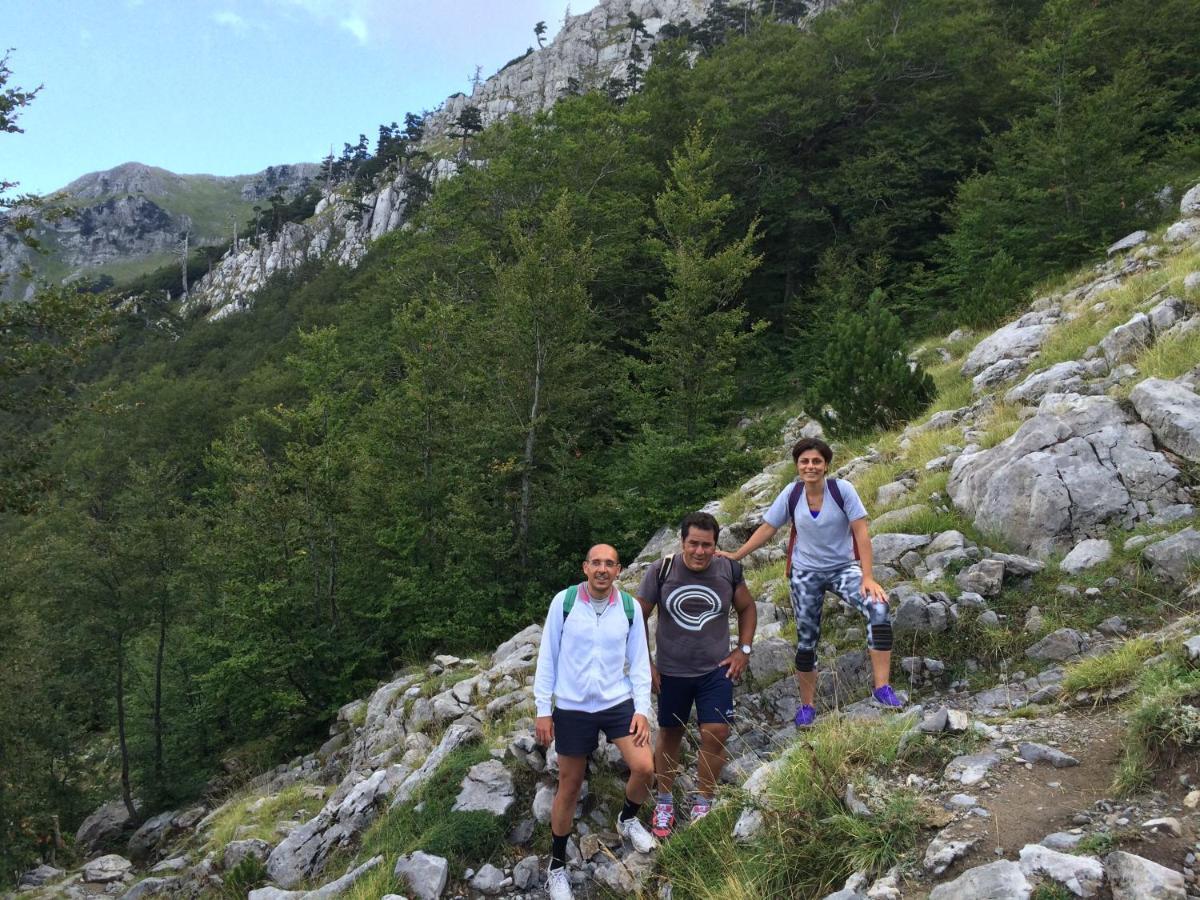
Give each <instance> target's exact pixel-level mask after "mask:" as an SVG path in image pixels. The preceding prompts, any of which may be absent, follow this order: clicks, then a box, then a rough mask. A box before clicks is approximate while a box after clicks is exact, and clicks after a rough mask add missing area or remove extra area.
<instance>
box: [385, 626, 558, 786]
mask: <svg viewBox="0 0 1200 900" xmlns="http://www.w3.org/2000/svg"><path fill="white" fill-rule="evenodd" d="M532 627H534V626H530V628H532ZM527 632H529V628H526V629H525V631H523V632H521V634H525V633H527ZM537 634H538V637H539V640H540V637H541V629H540V628H538V631H537ZM513 640H516V638H513ZM507 643H511V641H510V642H507ZM504 646H505V645H504V644H502V645H501V648H503V647H504ZM533 652H534V654H536V653H537V646H536V645H534V647H533ZM499 655H500V650H499V649H497V651H496V654H495V655H494V656H493V657H492V658H493V659H495V658H496V657H497V656H499ZM519 655H520V647H517V648H515V649H513V648H510V649H509V651H508V652H507V653H506V655H505V656H504V658H503V660H502V662H504V663H511V662H512V660H513V659H514V658H516V657H518V656H519ZM482 736H483V732H482V731H481V730H480V728H479V726H478V725H477V724H476V723H474V722H455V723H454V724H453V725H451V726H450V727H449V728H447V729H446V733H445V734H443V735H442V739H441V740H440V741H438V745H437V746H436V747H435V748H434V749H433V751H432V752H431V753H430V754H429V756H428V757H426V759H425V762H424V763H422V764H421V768H419V769H417V771H415V772H413V773H412V774H411V775H409V776H408V777H407V778H405V779H404V781H403V782H401V784H400V787H398V788H397V789H396V793H395V795H394V796H393V797H392V803H391V806H390V807H389V808H390V809H395V808H396V807H397V806H400V805H401V804H404V803H407V802H408V801H409V800H410V799H411V798H412V795H413V793H414V792H415V791H416V790H417V788H419V787H420V786H421V785H423V784H424V783H425V782H426V781H428V780H429V779H430V778H431V777H433V773H434V772H435V771H436V770H437V767H438V766H440V765H441V764H442V760H444V759H445V758H446V757H447V756H449V755H450V754H451V753H453V752H454V751H455V750H457V749H458V748H459V747H461V746H463V745H464V744H469V743H473V742H474V741H477V740H479V739H480V737H482Z"/></svg>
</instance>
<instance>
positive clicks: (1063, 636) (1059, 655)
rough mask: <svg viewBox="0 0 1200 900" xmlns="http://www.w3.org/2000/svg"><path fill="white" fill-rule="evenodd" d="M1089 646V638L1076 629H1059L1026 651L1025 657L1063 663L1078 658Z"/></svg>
mask: <svg viewBox="0 0 1200 900" xmlns="http://www.w3.org/2000/svg"><path fill="white" fill-rule="evenodd" d="M1087 646H1088V645H1087V638H1085V637H1084V636H1083V635H1082V634H1081V633H1080V632H1078V631H1076V630H1075V629H1074V628H1059V629H1058V630H1057V631H1052V632H1050V633H1049V634H1048V635H1046V636H1045V637H1044V638H1042V639H1041V640H1040V641H1038V642H1037V643H1036V644H1034V645H1033V646H1032V647H1029V648H1028V649H1026V651H1025V655H1026V656H1027V657H1029V658H1030V659H1034V660H1039V661H1045V660H1053V661H1056V662H1061V661H1063V660H1066V659H1071V658H1072V657H1075V656H1078V655H1079V654H1080V653H1082V652H1083V651H1084V650H1086V649H1087Z"/></svg>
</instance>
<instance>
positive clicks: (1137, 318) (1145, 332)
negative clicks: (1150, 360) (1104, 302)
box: [1100, 312, 1154, 366]
mask: <svg viewBox="0 0 1200 900" xmlns="http://www.w3.org/2000/svg"><path fill="white" fill-rule="evenodd" d="M1153 343H1154V326H1153V325H1152V324H1151V322H1150V317H1149V316H1147V315H1146V314H1145V313H1142V312H1140V313H1135V314H1134V315H1133V317H1132V318H1130V319H1129V321H1128V322H1125V323H1124V324H1122V325H1118V326H1117V327H1116V328H1114V329H1113V330H1112V331H1110V332H1109V333H1108V334H1106V335H1105V336H1104V338H1103V339H1102V340H1101V341H1100V350H1101V352H1102V353H1103V354H1104V359H1105V360H1106V361H1107V362H1108V364H1109V366H1116V365H1119V364H1120V363H1123V362H1129V361H1130V360H1131V359H1133V358H1134V357H1136V356H1137V355H1138V354H1139V353H1141V352H1142V351H1143V350H1145V349H1146V348H1147V347H1149V346H1150V345H1151V344H1153Z"/></svg>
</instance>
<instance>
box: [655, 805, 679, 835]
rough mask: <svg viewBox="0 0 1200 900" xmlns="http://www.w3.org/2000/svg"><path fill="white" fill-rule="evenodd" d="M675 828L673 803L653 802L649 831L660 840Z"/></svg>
mask: <svg viewBox="0 0 1200 900" xmlns="http://www.w3.org/2000/svg"><path fill="white" fill-rule="evenodd" d="M674 828H675V804H674V803H656V804H654V815H653V816H651V817H650V833H651V834H653V835H654V836H655V837H656V838H658V839H659V840H660V841H661V840H665V839H666V838H669V837H670V836H671V831H672V830H673V829H674Z"/></svg>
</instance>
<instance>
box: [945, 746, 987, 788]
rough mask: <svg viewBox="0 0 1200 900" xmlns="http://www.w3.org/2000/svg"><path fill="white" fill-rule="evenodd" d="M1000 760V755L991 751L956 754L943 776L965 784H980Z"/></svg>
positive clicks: (947, 765) (948, 779)
mask: <svg viewBox="0 0 1200 900" xmlns="http://www.w3.org/2000/svg"><path fill="white" fill-rule="evenodd" d="M999 762H1000V757H999V756H998V755H997V754H995V753H992V752H991V751H988V752H986V753H974V754H970V755H967V756H956V757H954V759H952V760H950V762H948V763H947V764H946V771H945V773H944V774H943V776H942V777H943V778H945V779H946V780H947V781H957V782H958V783H960V784H964V785H972V784H978V783H979V782H981V781H983V779H984V778H985V777H986V776H987V773H988V772H990V771H991V769H992V767H993V766H995V765H997V764H999Z"/></svg>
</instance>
